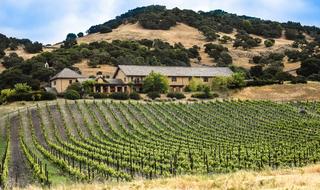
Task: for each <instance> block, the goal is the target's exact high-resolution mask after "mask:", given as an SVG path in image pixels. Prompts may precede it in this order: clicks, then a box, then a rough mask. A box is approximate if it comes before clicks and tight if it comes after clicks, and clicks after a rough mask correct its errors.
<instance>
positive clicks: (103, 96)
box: [92, 93, 109, 99]
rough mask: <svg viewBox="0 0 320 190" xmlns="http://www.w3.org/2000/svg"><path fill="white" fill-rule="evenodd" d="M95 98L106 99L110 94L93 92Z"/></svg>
mask: <svg viewBox="0 0 320 190" xmlns="http://www.w3.org/2000/svg"><path fill="white" fill-rule="evenodd" d="M92 96H93V98H94V99H106V98H109V94H107V93H93V94H92Z"/></svg>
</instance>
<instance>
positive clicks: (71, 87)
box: [67, 82, 84, 95]
mask: <svg viewBox="0 0 320 190" xmlns="http://www.w3.org/2000/svg"><path fill="white" fill-rule="evenodd" d="M67 90H74V91H77V92H78V93H79V94H80V95H82V94H83V92H84V90H83V86H82V84H81V83H79V82H75V83H72V84H70V85H69V86H68V88H67Z"/></svg>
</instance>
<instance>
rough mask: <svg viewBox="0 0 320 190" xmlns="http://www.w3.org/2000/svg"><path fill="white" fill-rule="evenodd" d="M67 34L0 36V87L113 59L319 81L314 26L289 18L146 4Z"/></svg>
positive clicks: (319, 32)
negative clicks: (44, 40) (56, 37)
mask: <svg viewBox="0 0 320 190" xmlns="http://www.w3.org/2000/svg"><path fill="white" fill-rule="evenodd" d="M154 30H157V31H156V32H154ZM0 32H1V31H0ZM74 32H75V33H70V34H67V37H66V39H65V40H64V41H63V42H62V43H59V44H60V45H61V46H60V45H59V46H58V45H57V46H56V45H55V46H50V47H43V45H42V44H41V43H38V42H34V43H33V42H31V41H30V40H27V39H22V40H20V39H15V38H8V37H6V36H4V35H0V90H1V89H5V88H12V87H13V86H14V84H16V83H28V84H29V85H30V86H32V87H33V88H34V89H39V88H40V85H42V86H45V85H46V84H47V82H48V80H49V78H50V77H52V76H53V75H55V74H56V73H57V72H60V71H61V70H62V69H63V68H66V67H69V68H72V69H75V70H76V69H79V71H82V70H81V68H80V67H76V66H75V65H77V64H82V63H84V65H85V67H86V68H85V69H87V68H88V67H89V69H96V70H94V71H100V70H99V69H100V68H101V67H104V66H107V67H110V66H117V65H119V64H134V65H166V66H203V65H206V66H208V65H209V66H224V67H230V68H231V69H233V70H234V71H235V72H239V71H241V72H244V73H245V75H246V77H247V79H252V80H256V81H258V84H272V83H281V82H283V81H295V82H296V81H300V82H301V81H302V82H305V81H306V80H316V81H320V48H319V47H320V29H319V28H317V27H313V26H302V25H301V24H300V23H295V22H287V23H279V22H274V21H267V20H262V19H259V18H254V17H248V16H238V15H236V14H230V13H227V12H224V11H222V10H215V11H209V12H202V11H199V12H195V11H192V10H180V9H178V8H174V9H170V10H169V9H166V7H164V6H159V5H152V6H148V7H140V8H136V9H133V10H130V11H128V12H127V13H125V14H122V15H120V16H118V17H116V18H115V19H113V20H110V21H107V22H106V23H103V24H100V25H95V26H92V27H90V28H89V29H88V31H87V33H88V35H85V34H83V33H82V32H79V31H74ZM78 32H79V33H78ZM22 54H23V55H24V56H22ZM26 55H27V56H26ZM45 63H48V64H49V66H50V68H45V67H44V65H45ZM2 70H4V71H3V72H1V71H2ZM291 71H292V72H291ZM93 73H94V74H95V73H97V72H93ZM86 75H88V74H86ZM88 76H90V75H88Z"/></svg>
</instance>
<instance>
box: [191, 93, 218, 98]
mask: <svg viewBox="0 0 320 190" xmlns="http://www.w3.org/2000/svg"><path fill="white" fill-rule="evenodd" d="M191 97H192V98H199V99H212V98H218V97H219V95H218V94H216V93H213V94H211V93H209V94H207V93H204V92H200V93H195V94H192V95H191Z"/></svg>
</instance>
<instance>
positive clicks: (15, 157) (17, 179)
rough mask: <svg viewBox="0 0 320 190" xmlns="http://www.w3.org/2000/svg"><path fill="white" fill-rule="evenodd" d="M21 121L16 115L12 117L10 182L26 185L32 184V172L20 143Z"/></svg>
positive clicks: (15, 184)
mask: <svg viewBox="0 0 320 190" xmlns="http://www.w3.org/2000/svg"><path fill="white" fill-rule="evenodd" d="M19 122H20V119H19V117H18V116H14V117H12V118H11V119H10V142H11V155H10V167H9V184H10V185H11V186H19V187H25V186H27V185H28V184H30V182H31V180H32V172H31V170H30V167H29V165H28V161H27V159H26V158H25V155H24V153H23V151H22V148H21V145H20V141H19Z"/></svg>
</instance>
